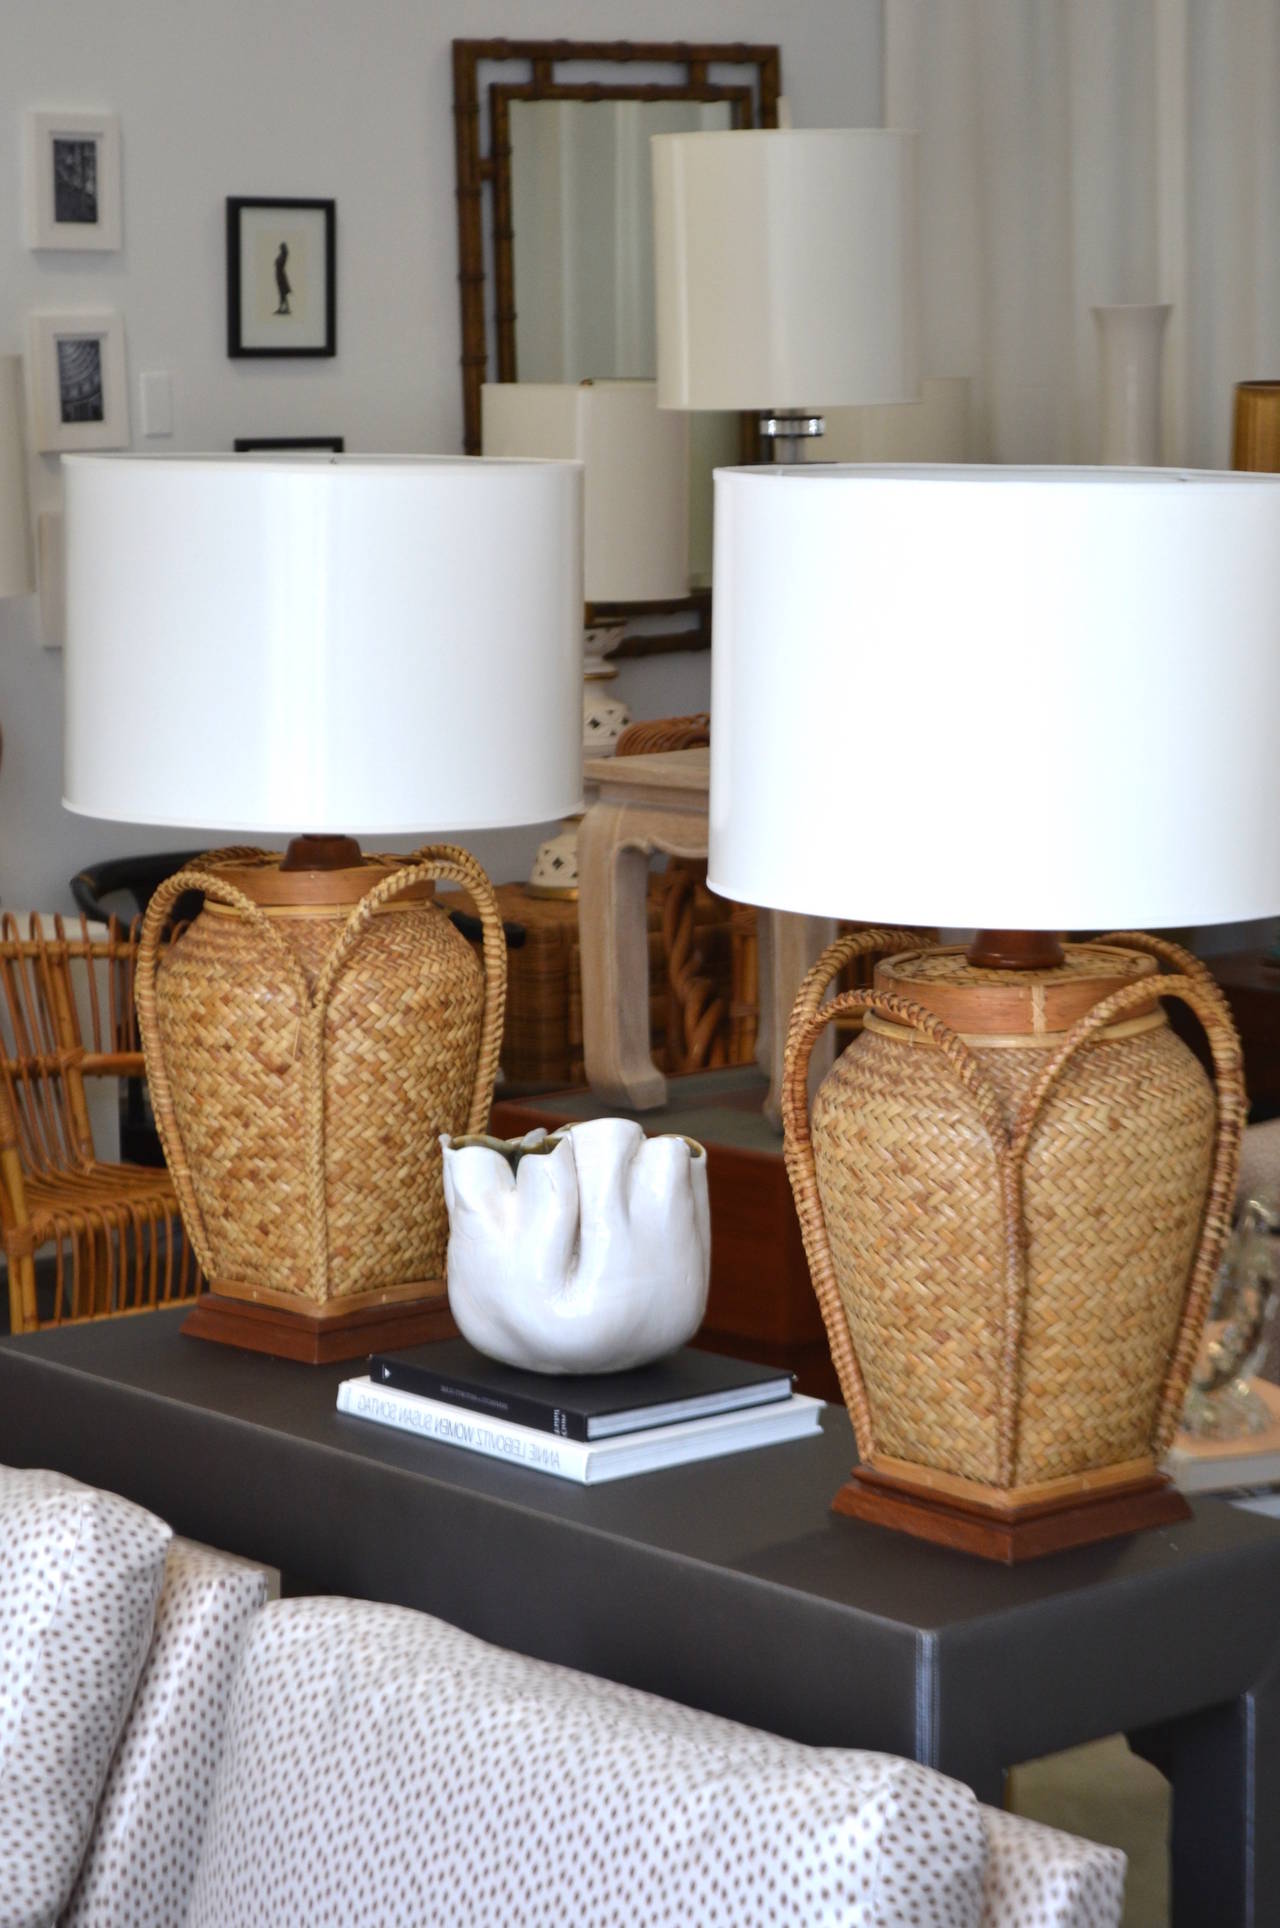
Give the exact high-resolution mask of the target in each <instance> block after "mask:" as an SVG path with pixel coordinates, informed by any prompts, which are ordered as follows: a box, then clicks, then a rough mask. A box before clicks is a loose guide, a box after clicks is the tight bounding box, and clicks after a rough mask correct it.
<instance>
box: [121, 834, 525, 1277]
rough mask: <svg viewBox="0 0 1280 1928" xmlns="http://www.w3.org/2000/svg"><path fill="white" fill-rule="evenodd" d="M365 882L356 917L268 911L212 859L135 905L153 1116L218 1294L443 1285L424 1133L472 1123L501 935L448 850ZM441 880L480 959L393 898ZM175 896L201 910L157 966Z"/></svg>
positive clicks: (374, 863)
mask: <svg viewBox="0 0 1280 1928" xmlns="http://www.w3.org/2000/svg"><path fill="white" fill-rule="evenodd" d="M397 865H399V866H400V867H399V868H397ZM369 872H370V877H371V887H370V888H369V889H368V890H367V891H366V892H365V894H364V895H363V897H361V899H360V901H359V904H358V905H357V906H356V907H354V908H353V907H352V906H351V905H349V904H335V905H333V906H332V907H329V906H325V907H322V908H320V909H316V908H311V909H308V910H306V911H304V912H302V913H301V914H296V913H290V912H288V911H280V912H277V913H275V914H273V913H272V912H271V911H270V910H268V909H264V908H262V907H259V906H258V905H255V903H253V902H252V901H250V900H249V898H247V897H246V896H245V895H244V894H243V893H242V892H241V891H240V890H239V889H238V887H237V886H236V885H235V884H234V883H233V882H232V881H231V878H232V876H234V874H235V873H234V872H229V871H227V870H223V869H220V868H219V866H218V865H217V864H216V863H211V864H210V867H209V868H208V869H207V870H190V871H184V872H181V873H180V874H179V876H178V877H176V878H171V879H169V880H168V882H167V883H166V884H164V885H162V886H161V890H160V891H159V892H157V894H156V897H155V898H154V899H153V900H152V905H151V908H150V909H149V910H148V913H147V919H146V924H145V926H144V932H143V943H142V949H141V953H140V959H139V970H138V985H137V997H138V1012H139V1020H140V1026H141V1030H142V1035H143V1040H144V1044H145V1047H146V1053H147V1065H148V1072H149V1075H150V1078H151V1085H152V1092H153V1097H154V1101H155V1112H156V1122H157V1125H158V1126H159V1129H160V1134H161V1138H162V1142H163V1144H164V1150H165V1157H166V1160H167V1162H168V1164H169V1168H170V1170H171V1172H172V1174H173V1179H174V1185H175V1188H176V1190H177V1193H178V1198H179V1202H180V1204H181V1206H182V1213H183V1219H184V1222H185V1223H186V1226H187V1229H188V1233H189V1235H190V1237H191V1241H192V1244H193V1245H194V1247H195V1249H196V1251H197V1254H198V1256H199V1258H200V1261H201V1265H202V1268H203V1270H204V1272H205V1274H206V1276H207V1277H208V1278H209V1280H210V1282H211V1283H212V1284H213V1286H214V1287H215V1289H218V1288H222V1289H235V1290H239V1291H241V1292H243V1291H246V1290H248V1291H252V1292H255V1293H256V1292H262V1291H270V1292H273V1293H277V1294H284V1295H286V1296H287V1297H288V1298H290V1299H294V1298H296V1299H297V1300H298V1301H300V1302H310V1303H313V1304H320V1305H326V1304H328V1303H330V1302H332V1301H336V1300H343V1299H349V1298H351V1297H353V1296H356V1295H359V1294H362V1293H366V1292H372V1291H378V1290H384V1289H390V1288H396V1289H400V1290H403V1288H405V1287H406V1286H412V1285H416V1284H425V1283H427V1282H429V1281H432V1280H436V1279H439V1278H440V1277H442V1275H443V1271H444V1255H445V1247H446V1244H447V1235H448V1224H447V1218H446V1213H445V1205H444V1188H443V1178H442V1170H441V1156H440V1147H439V1143H438V1140H439V1135H440V1133H441V1132H444V1131H448V1132H452V1133H457V1132H460V1131H467V1130H472V1131H475V1130H479V1129H481V1128H482V1127H483V1125H484V1123H485V1121H486V1120H487V1117H488V1112H489V1105H490V1102H491V1099H492V1094H493V1079H494V1072H495V1069H496V1065H497V1053H498V1043H499V1040H500V1037H501V1029H502V1007H503V998H504V994H505V982H506V979H505V945H504V942H503V935H502V926H501V921H500V919H499V917H498V914H497V907H496V905H495V903H494V901H493V891H492V887H491V886H490V884H489V882H488V879H487V878H486V877H485V875H484V872H483V871H482V870H481V869H480V867H479V865H478V864H476V862H475V860H474V859H473V858H472V857H470V856H469V855H468V854H467V853H466V852H465V851H461V850H457V849H455V848H454V847H452V846H448V845H442V846H436V847H434V848H431V849H428V850H425V851H422V852H419V853H417V855H416V856H415V857H414V858H412V859H410V860H408V863H407V865H406V864H404V863H403V862H402V860H393V861H392V862H391V863H390V864H388V863H387V862H386V861H384V860H379V859H372V860H370V861H369ZM441 876H444V877H447V878H449V879H450V880H451V881H453V882H455V883H463V884H465V886H466V888H467V890H468V891H469V893H470V894H471V897H472V900H473V902H474V904H475V907H476V909H477V910H478V911H479V913H480V916H481V921H482V924H483V926H484V930H485V943H484V959H483V964H482V963H481V961H480V960H478V959H477V958H476V956H475V955H474V953H473V952H472V950H471V947H470V946H469V945H468V943H467V942H466V940H465V939H464V938H463V937H462V936H461V935H460V934H459V933H458V931H456V930H455V929H454V927H453V925H452V924H451V923H450V921H449V918H448V916H447V915H446V913H445V912H444V911H443V910H442V909H440V908H439V906H438V905H436V904H435V903H432V902H429V901H428V902H424V901H421V898H420V896H419V899H418V900H417V901H415V900H414V899H413V898H412V897H407V896H405V895H404V894H403V893H404V891H405V890H406V889H409V888H412V887H414V886H416V885H419V884H421V883H422V882H423V881H424V880H426V879H429V878H434V877H441ZM184 886H186V887H194V888H198V889H201V890H203V891H204V892H205V895H206V902H205V908H204V910H203V911H202V913H201V914H200V916H199V917H198V918H197V919H196V920H195V922H194V923H193V924H192V925H191V927H190V928H189V929H188V930H187V931H186V933H185V934H184V935H183V936H182V937H181V938H180V939H179V940H178V942H177V943H176V944H175V945H174V946H173V947H172V949H171V950H169V951H168V952H167V954H166V955H165V956H164V957H163V959H160V960H159V961H158V960H157V939H158V936H159V932H160V930H161V928H162V925H163V919H164V916H165V912H166V898H172V896H173V895H174V893H175V892H176V891H177V890H179V889H181V888H182V887H184ZM157 961H158V968H157Z"/></svg>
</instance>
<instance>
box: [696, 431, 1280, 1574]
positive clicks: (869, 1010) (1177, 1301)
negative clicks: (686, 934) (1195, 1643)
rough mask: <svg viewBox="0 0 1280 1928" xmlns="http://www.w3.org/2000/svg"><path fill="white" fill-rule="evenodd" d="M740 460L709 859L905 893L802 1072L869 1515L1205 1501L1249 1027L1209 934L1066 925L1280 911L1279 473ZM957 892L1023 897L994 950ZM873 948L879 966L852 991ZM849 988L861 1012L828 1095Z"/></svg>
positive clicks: (801, 1004) (1104, 1528)
mask: <svg viewBox="0 0 1280 1928" xmlns="http://www.w3.org/2000/svg"><path fill="white" fill-rule="evenodd" d="M716 488H717V499H716V566H715V596H716V609H717V615H716V648H715V658H714V663H713V680H712V703H713V708H714V714H715V717H716V730H715V733H714V735H713V737H712V752H711V800H710V813H711V821H710V864H709V880H710V883H711V886H712V888H713V889H714V890H717V891H719V892H720V893H721V894H722V895H724V896H727V897H733V898H737V899H741V900H746V901H748V902H754V903H758V904H765V905H769V906H771V907H773V908H776V909H781V910H789V911H800V912H811V913H814V914H818V915H825V916H830V917H847V918H860V919H878V920H881V921H882V922H883V924H884V926H885V928H884V929H882V930H879V931H873V932H863V933H861V934H859V935H856V936H850V937H845V938H840V939H838V940H837V942H836V943H835V944H834V945H833V946H832V947H831V948H830V949H829V950H828V951H827V953H826V954H825V956H824V957H823V959H822V960H821V961H820V962H819V964H818V965H817V966H816V967H815V969H814V971H813V972H812V973H811V974H810V976H809V978H808V979H807V980H806V982H805V984H804V985H803V987H802V989H801V992H800V996H799V998H798V1000H797V1003H796V1008H795V1013H794V1016H793V1019H792V1025H791V1033H790V1039H789V1043H788V1057H787V1075H786V1081H785V1091H784V1121H785V1129H786V1155H787V1163H788V1169H789V1173H790V1176H791V1181H792V1187H793V1190H794V1192H795V1196H796V1202H797V1208H798V1210H799V1214H800V1219H801V1225H802V1228H803V1232H804V1237H805V1246H806V1251H807V1254H808V1258H809V1265H810V1271H811V1274H812V1277H813V1281H814V1285H815V1289H816V1291H817V1294H818V1297H819V1300H820V1302H821V1306H822V1312H823V1317H824V1320H825V1323H826V1327H827V1332H828V1337H829V1340H830V1344H831V1350H832V1354H833V1357H834V1360H835V1363H836V1366H837V1369H838V1371H839V1375H840V1380H841V1385H842V1388H843V1390H844V1394H845V1399H846V1403H847V1405H848V1407H849V1410H850V1413H851V1416H852V1418H853V1423H854V1428H855V1431H856V1435H857V1443H858V1450H859V1455H860V1464H859V1466H858V1467H857V1468H856V1469H855V1471H854V1474H853V1477H852V1479H851V1481H850V1482H849V1484H848V1485H847V1486H846V1487H845V1488H844V1489H843V1490H842V1492H841V1494H840V1495H839V1496H838V1498H837V1502H836V1504H837V1507H838V1508H839V1510H841V1511H844V1512H849V1513H853V1514H856V1515H858V1516H859V1517H862V1518H866V1519H871V1520H876V1521H879V1522H881V1523H883V1524H888V1525H892V1526H896V1527H900V1528H902V1529H904V1530H906V1531H909V1532H912V1533H916V1534H919V1535H922V1536H924V1537H927V1538H931V1539H937V1540H941V1541H943V1542H945V1543H947V1544H951V1545H955V1546H961V1547H965V1548H967V1549H969V1550H971V1551H974V1552H977V1553H982V1554H986V1555H988V1556H990V1557H994V1558H999V1559H1016V1558H1023V1557H1028V1556H1031V1555H1034V1554H1038V1553H1041V1552H1045V1551H1047V1550H1049V1549H1051V1548H1054V1547H1059V1546H1065V1545H1073V1544H1080V1543H1082V1542H1084V1541H1088V1540H1093V1539H1099V1538H1103V1537H1106V1536H1108V1535H1110V1534H1114V1533H1117V1532H1124V1531H1128V1530H1131V1529H1132V1528H1134V1527H1136V1526H1140V1525H1143V1524H1149V1523H1154V1522H1157V1521H1159V1520H1161V1519H1169V1518H1176V1517H1179V1516H1180V1514H1181V1513H1182V1512H1184V1511H1185V1503H1184V1502H1182V1501H1181V1499H1180V1497H1179V1496H1178V1495H1177V1493H1176V1492H1175V1491H1174V1490H1173V1489H1172V1488H1171V1487H1169V1485H1168V1484H1167V1482H1166V1481H1164V1480H1163V1478H1162V1476H1161V1474H1160V1472H1159V1460H1160V1458H1161V1455H1162V1454H1163V1452H1164V1450H1165V1449H1166V1448H1167V1446H1168V1444H1169V1442H1170V1440H1171V1438H1172V1434H1173V1431H1174V1429H1175V1427H1176V1425H1177V1421H1178V1416H1179V1412H1180V1410H1181V1405H1182V1399H1183V1396H1184V1393H1185V1390H1186V1385H1187V1380H1188V1377H1189V1374H1190V1371H1191V1367H1192V1364H1193V1362H1194V1357H1195V1353H1196V1350H1197V1347H1198V1344H1199V1340H1200V1335H1201V1330H1202V1327H1203V1323H1204V1320H1205V1316H1206V1313H1207V1308H1208V1302H1209V1294H1210V1290H1211V1287H1212V1284H1213V1279H1214V1274H1215V1271H1216V1267H1217V1262H1218V1257H1219V1254H1220V1251H1221V1246H1222V1240H1223V1235H1224V1231H1225V1227H1226V1222H1227V1215H1228V1214H1229V1212H1230V1209H1231V1204H1232V1200H1233V1196H1234V1179H1235V1168H1236V1162H1237V1157H1238V1150H1239V1140H1240V1134H1241V1131H1242V1128H1243V1123H1244V1102H1245V1101H1244V1090H1243V1084H1242V1079H1241V1059H1240V1050H1239V1044H1238V1041H1237V1039H1236V1036H1235V1032H1234V1029H1233V1027H1232V1024H1231V1019H1230V1016H1229V1013H1228V1011H1227V1008H1226V1005H1225V1003H1224V1001H1223V999H1222V997H1221V995H1220V993H1219V992H1218V991H1217V989H1216V986H1215V985H1214V982H1213V979H1212V978H1211V976H1210V975H1209V973H1208V971H1207V970H1206V969H1205V967H1204V966H1203V965H1201V964H1199V963H1197V961H1196V960H1195V959H1194V958H1192V957H1190V956H1188V955H1187V954H1186V953H1184V952H1181V951H1179V950H1177V949H1176V948H1175V947H1173V946H1170V945H1167V944H1164V943H1162V942H1160V941H1159V940H1158V939H1150V938H1146V937H1143V936H1137V935H1132V934H1130V935H1121V936H1118V937H1111V938H1106V939H1103V940H1101V941H1099V942H1095V943H1088V944H1066V945H1065V947H1064V946H1063V944H1062V943H1061V941H1060V938H1059V936H1058V933H1060V932H1062V931H1065V930H1067V929H1076V930H1079V929H1085V930H1097V929H1099V928H1102V929H1106V928H1108V927H1112V926H1116V927H1120V928H1121V929H1122V930H1127V931H1130V932H1132V928H1133V926H1135V925H1144V924H1145V925H1147V926H1150V927H1154V928H1157V929H1158V928H1160V927H1162V926H1164V927H1168V926H1172V925H1181V924H1188V923H1193V924H1213V923H1225V922H1235V921H1237V920H1243V919H1248V918H1254V917H1262V916H1267V915H1271V914H1273V913H1274V912H1275V911H1276V910H1277V909H1280V762H1277V759H1276V757H1275V754H1274V719H1275V717H1276V716H1277V714H1280V478H1272V477H1262V476H1244V475H1230V474H1226V473H1222V474H1186V473H1178V472H1176V471H1173V470H1148V471H1143V470H1136V469H1135V470H1114V469H1113V470H1053V469H1039V470H1037V469H1022V470H1020V469H1013V468H1005V469H981V468H967V467H957V468H936V469H931V468H924V467H921V468H901V469H893V468H888V469H876V468H872V467H866V468H858V467H850V468H842V467H839V466H831V467H813V468H804V467H799V468H793V469H778V468H772V469H766V468H762V469H754V470H727V471H726V470H722V471H719V472H718V474H717V478H716ZM851 784H856V791H855V790H853V789H852V788H851ZM855 798H856V802H855ZM919 924H940V925H943V926H952V927H955V926H960V927H965V928H971V927H973V926H975V925H978V926H981V927H983V928H980V929H979V932H978V936H977V937H976V938H975V940H974V943H973V945H972V946H971V947H970V948H969V950H968V951H967V953H966V951H964V950H962V949H955V948H938V947H933V948H928V947H922V946H921V944H920V942H919V940H918V938H916V937H914V936H913V935H912V934H911V933H910V931H909V930H905V929H902V928H900V927H901V926H904V925H919ZM859 952H861V953H864V954H865V953H873V954H877V953H878V954H879V955H880V958H881V961H880V963H879V964H878V965H877V968H876V980H875V989H874V991H873V992H870V993H864V992H858V993H850V994H847V995H844V996H840V997H836V998H835V999H833V1000H832V1001H831V1002H830V1003H828V1004H826V1005H822V999H823V996H824V994H825V992H826V990H827V989H828V987H829V986H830V985H831V983H832V982H833V980H834V979H835V977H836V976H837V974H838V973H839V971H840V969H841V968H842V966H843V965H844V964H845V963H846V962H847V961H848V960H849V959H850V958H851V957H852V956H853V955H854V954H856V953H859ZM1162 967H1163V974H1162ZM1174 1001H1177V1002H1179V1003H1181V1004H1182V1005H1184V1006H1186V1007H1189V1008H1190V1010H1191V1011H1192V1012H1193V1013H1194V1016H1195V1018H1196V1019H1197V1020H1198V1021H1199V1023H1200V1025H1201V1026H1202V1027H1203V1030H1204V1033H1205V1034H1206V1036H1207V1040H1208V1044H1209V1047H1210V1050H1211V1053H1212V1058H1213V1061H1214V1066H1215V1071H1216V1097H1215V1090H1214V1088H1213V1087H1211V1085H1210V1083H1209V1080H1208V1079H1207V1078H1206V1076H1205V1074H1204V1072H1203V1071H1202V1070H1201V1068H1200V1065H1199V1064H1198V1063H1197V1062H1196V1059H1195V1058H1194V1057H1193V1055H1192V1053H1191V1052H1190V1051H1189V1050H1188V1049H1187V1048H1186V1046H1185V1045H1183V1044H1182V1043H1181V1042H1180V1041H1179V1040H1178V1038H1176V1037H1175V1036H1174V1034H1173V1032H1172V1031H1171V1029H1170V1028H1169V1025H1168V1023H1167V1021H1166V1017H1165V1006H1166V1005H1167V1004H1170V1003H1172V1002H1174ZM820 1007H821V1008H820ZM842 1013H845V1014H850V1013H856V1014H858V1015H860V1016H862V1018H863V1028H862V1032H861V1035H860V1036H859V1037H857V1038H856V1039H855V1041H854V1043H853V1044H852V1045H851V1046H850V1047H849V1048H848V1049H847V1050H846V1051H845V1053H844V1055H843V1056H842V1057H841V1058H840V1059H839V1061H838V1062H837V1064H836V1065H835V1067H834V1069H833V1070H832V1072H831V1073H830V1074H829V1075H828V1077H827V1079H826V1080H825V1082H824V1083H823V1085H822V1086H821V1088H820V1090H819V1092H818V1094H817V1097H816V1099H815V1101H814V1105H813V1111H812V1118H811V1119H810V1117H809V1116H808V1114H807V1108H806V1070H807V1065H808V1060H809V1055H810V1053H811V1051H812V1049H813V1046H814V1043H815V1041H816V1039H817V1038H818V1037H819V1035H821V1033H822V1031H823V1029H824V1027H825V1026H826V1024H827V1023H829V1021H830V1020H831V1018H832V1017H833V1016H837V1015H840V1014H842Z"/></svg>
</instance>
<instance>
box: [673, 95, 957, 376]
mask: <svg viewBox="0 0 1280 1928" xmlns="http://www.w3.org/2000/svg"><path fill="white" fill-rule="evenodd" d="M652 151H653V185H654V275H655V282H656V294H657V322H658V401H659V404H660V406H661V407H663V408H694V409H762V408H782V409H794V408H798V407H801V406H804V407H812V408H825V407H832V408H834V407H836V406H838V405H841V404H849V403H856V402H902V401H911V400H914V398H915V396H916V393H917V386H918V382H917V346H916V303H917V293H918V274H919V270H918V261H917V224H916V137H915V135H914V134H913V133H909V132H903V131H897V130H887V129H883V128H834V129H804V130H801V129H786V130H777V129H755V130H751V129H741V130H738V131H735V132H732V133H701V134H659V135H655V136H654V137H653V141H652Z"/></svg>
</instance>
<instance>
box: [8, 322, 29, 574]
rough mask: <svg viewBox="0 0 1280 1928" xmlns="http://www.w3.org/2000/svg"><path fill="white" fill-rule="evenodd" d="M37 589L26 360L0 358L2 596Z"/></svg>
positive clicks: (13, 357)
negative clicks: (25, 427) (25, 432)
mask: <svg viewBox="0 0 1280 1928" xmlns="http://www.w3.org/2000/svg"><path fill="white" fill-rule="evenodd" d="M34 588H35V580H34V578H33V576H32V573H31V532H30V526H29V523H28V519H27V463H26V453H25V449H24V445H23V438H22V358H21V356H19V355H0V596H29V595H30V594H31V592H32V590H33V589H34Z"/></svg>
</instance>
